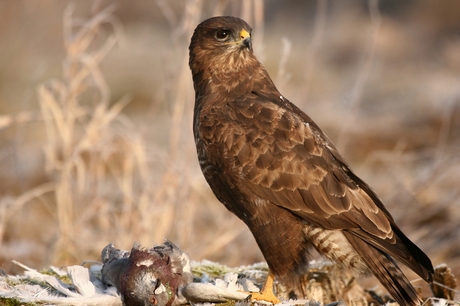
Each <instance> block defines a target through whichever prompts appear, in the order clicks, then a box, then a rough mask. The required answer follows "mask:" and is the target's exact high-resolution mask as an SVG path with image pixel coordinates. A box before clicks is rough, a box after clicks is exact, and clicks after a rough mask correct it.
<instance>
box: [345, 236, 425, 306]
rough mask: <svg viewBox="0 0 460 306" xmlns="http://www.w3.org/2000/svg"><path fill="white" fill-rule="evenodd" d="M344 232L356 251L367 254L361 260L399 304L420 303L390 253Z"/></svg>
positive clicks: (413, 305)
mask: <svg viewBox="0 0 460 306" xmlns="http://www.w3.org/2000/svg"><path fill="white" fill-rule="evenodd" d="M344 234H345V235H346V237H347V238H348V241H349V242H350V243H351V245H352V246H353V247H354V248H355V249H356V251H357V252H358V253H361V254H367V256H363V257H362V260H363V261H364V262H365V263H366V265H367V267H368V268H369V270H370V271H371V272H372V273H373V274H374V275H375V276H376V277H377V279H378V280H379V281H380V283H382V285H383V286H384V287H385V288H386V289H387V290H388V292H389V293H390V294H391V296H392V297H393V298H394V299H395V300H396V301H397V302H398V303H399V305H411V306H416V305H420V303H421V301H422V300H421V299H420V297H419V296H418V294H417V292H416V291H415V288H414V287H413V286H412V285H411V283H410V282H409V280H408V279H407V277H406V276H405V275H404V274H403V272H402V271H401V270H400V269H399V267H398V265H397V264H396V263H395V262H394V260H393V258H391V256H390V255H387V254H385V253H383V252H382V251H380V250H378V249H376V248H375V247H373V246H372V245H370V244H368V243H367V242H365V241H363V240H362V239H361V238H359V237H357V236H355V235H353V234H351V233H344Z"/></svg>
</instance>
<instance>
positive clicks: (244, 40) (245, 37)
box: [240, 29, 252, 49]
mask: <svg viewBox="0 0 460 306" xmlns="http://www.w3.org/2000/svg"><path fill="white" fill-rule="evenodd" d="M240 38H241V40H240V42H241V44H242V45H243V46H244V47H246V48H248V49H251V47H252V41H251V34H250V33H249V32H248V31H246V30H245V29H243V30H241V32H240Z"/></svg>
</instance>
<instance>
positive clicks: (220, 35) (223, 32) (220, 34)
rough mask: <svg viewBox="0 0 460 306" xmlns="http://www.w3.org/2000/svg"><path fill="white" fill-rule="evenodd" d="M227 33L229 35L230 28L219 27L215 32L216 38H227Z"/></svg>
mask: <svg viewBox="0 0 460 306" xmlns="http://www.w3.org/2000/svg"><path fill="white" fill-rule="evenodd" d="M229 35H230V30H226V29H219V30H217V32H216V38H217V39H219V40H225V39H227V38H228V36H229Z"/></svg>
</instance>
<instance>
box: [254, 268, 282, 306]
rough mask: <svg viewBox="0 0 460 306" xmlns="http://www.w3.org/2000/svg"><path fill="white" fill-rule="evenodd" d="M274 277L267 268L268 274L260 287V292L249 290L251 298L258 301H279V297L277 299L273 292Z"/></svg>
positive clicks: (274, 302) (275, 302)
mask: <svg viewBox="0 0 460 306" xmlns="http://www.w3.org/2000/svg"><path fill="white" fill-rule="evenodd" d="M274 279H275V274H273V272H272V271H271V270H270V269H269V270H268V276H267V279H266V280H265V284H264V285H263V287H262V290H261V291H260V292H251V295H252V297H251V299H252V300H258V301H267V302H270V303H273V304H278V303H280V302H281V301H280V299H278V298H277V297H276V296H275V294H274V293H273V280H274Z"/></svg>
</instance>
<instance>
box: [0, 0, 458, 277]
mask: <svg viewBox="0 0 460 306" xmlns="http://www.w3.org/2000/svg"><path fill="white" fill-rule="evenodd" d="M459 12H460V2H459V1H457V0H445V1H441V2H439V1H429V0H419V1H404V2H401V1H397V0H385V1H380V2H377V1H359V0H340V1H339V0H335V1H326V0H317V1H293V0H291V1H276V0H266V1H263V0H251V1H247V0H233V1H230V0H228V1H224V0H222V1H208V0H190V1H182V0H172V1H171V0H157V1H155V0H147V1H146V0H142V1H141V0H136V1H109V0H104V1H89V0H79V1H63V0H42V1H26V0H16V1H8V0H0V182H1V183H0V264H1V267H2V268H3V269H5V270H6V271H7V272H8V273H10V274H13V273H21V271H22V269H20V268H18V267H16V266H14V265H13V264H12V263H11V260H13V259H15V260H18V261H20V262H22V263H24V264H26V265H29V266H32V267H34V268H37V269H40V268H43V267H47V266H49V265H57V266H60V265H65V264H79V263H81V262H83V261H85V260H99V258H100V251H101V250H102V248H103V247H105V246H106V245H107V244H109V243H111V242H113V243H114V244H115V246H116V247H118V248H123V249H130V248H131V246H132V244H133V242H134V241H139V242H140V243H141V244H143V245H146V246H151V245H153V244H154V243H160V242H162V240H163V239H164V238H168V239H170V240H172V241H173V242H174V243H176V244H177V245H178V246H179V247H180V248H181V249H182V250H184V251H186V252H188V253H189V255H190V256H191V258H192V259H194V260H201V259H209V260H213V261H218V262H220V263H222V264H226V265H229V266H238V265H243V264H250V263H254V262H258V261H262V260H263V258H262V256H261V253H260V251H259V250H258V248H257V247H256V245H255V242H254V239H253V238H252V236H251V234H250V233H249V231H248V230H247V228H246V226H245V225H244V224H243V223H242V222H241V221H239V220H238V219H237V218H236V217H234V216H233V215H232V214H230V213H229V212H227V211H226V209H225V208H224V207H223V206H222V205H221V204H220V203H218V201H217V200H216V199H215V198H214V196H213V194H212V193H211V190H210V188H209V187H208V185H207V184H206V182H205V180H204V178H203V176H202V174H201V171H200V169H199V166H198V162H197V157H196V152H195V147H194V141H193V134H192V129H191V126H192V113H193V104H194V92H193V87H192V80H191V75H190V71H189V68H188V44H189V40H190V37H191V34H192V32H193V30H194V28H195V27H196V25H197V24H198V23H199V22H201V21H202V20H204V19H206V18H208V17H211V16H216V15H234V16H238V17H241V18H243V19H245V20H246V21H247V22H248V23H250V24H251V25H252V27H253V37H254V49H255V52H256V54H257V56H258V58H259V60H260V61H261V62H262V63H263V64H264V65H265V67H266V68H267V70H268V72H269V73H270V75H271V77H272V78H273V80H274V81H275V84H277V86H278V88H279V90H280V91H281V92H282V93H283V95H284V96H285V97H287V98H288V99H290V100H291V101H292V102H294V103H295V104H297V105H298V106H299V107H300V108H301V109H303V110H304V111H305V112H307V113H308V114H309V115H310V116H311V117H312V118H313V119H314V120H315V121H316V122H317V123H318V124H319V126H321V127H322V129H323V131H324V132H325V133H326V134H327V135H328V136H329V137H330V138H331V140H332V141H333V142H334V143H335V144H336V145H337V147H338V148H339V150H340V151H341V152H342V154H343V155H344V156H345V158H346V159H347V160H348V162H349V164H350V165H351V167H352V168H353V169H354V171H355V172H356V173H357V174H358V175H359V176H360V177H361V178H363V179H364V180H365V181H367V182H368V183H369V184H370V185H371V186H372V187H373V189H374V190H375V191H376V192H377V193H378V194H379V196H380V197H381V198H382V199H383V201H384V203H385V204H386V206H387V208H388V209H389V211H390V212H391V213H392V214H393V216H394V217H395V219H396V221H397V223H398V224H399V225H400V227H401V228H402V229H403V231H404V232H405V233H406V234H407V235H408V236H409V237H410V238H411V239H412V240H413V241H414V242H415V243H416V244H417V245H419V246H420V247H421V248H422V249H423V250H424V251H425V252H426V253H427V254H428V255H429V256H430V257H431V259H432V261H433V263H434V264H435V265H437V264H440V263H442V262H446V263H447V264H448V265H449V266H450V267H451V268H452V270H453V271H454V273H456V274H457V275H460V187H459V186H460V151H459V149H460V18H459ZM411 277H412V279H415V278H416V277H415V276H413V275H411Z"/></svg>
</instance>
